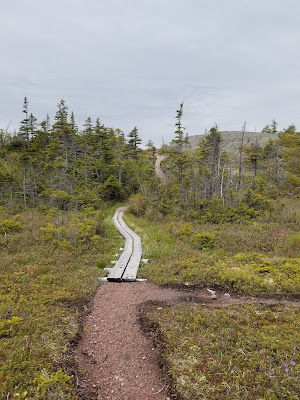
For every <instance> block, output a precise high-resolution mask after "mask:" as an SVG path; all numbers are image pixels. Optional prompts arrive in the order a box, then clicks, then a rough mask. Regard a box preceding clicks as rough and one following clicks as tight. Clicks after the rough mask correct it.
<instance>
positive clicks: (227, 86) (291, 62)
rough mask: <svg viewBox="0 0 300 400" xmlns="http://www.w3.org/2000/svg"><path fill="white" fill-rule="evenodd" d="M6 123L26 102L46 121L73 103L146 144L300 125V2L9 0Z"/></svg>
mask: <svg viewBox="0 0 300 400" xmlns="http://www.w3.org/2000/svg"><path fill="white" fill-rule="evenodd" d="M0 5H1V7H0V38H1V39H0V55H1V62H0V101H1V107H0V127H1V128H4V129H5V128H7V126H8V125H9V123H10V122H11V129H17V128H18V125H19V121H20V120H21V119H22V118H23V115H24V114H22V112H21V111H22V104H23V99H24V96H27V98H28V100H29V111H30V112H32V113H33V114H34V115H35V116H36V117H37V118H38V119H39V121H41V120H42V119H43V118H44V117H45V115H46V114H47V113H49V115H50V117H51V118H52V119H53V116H54V114H55V112H56V109H57V103H58V102H59V101H60V99H64V100H65V101H66V103H67V105H68V107H69V111H74V114H75V118H76V121H77V123H78V125H79V126H80V127H82V124H83V123H84V120H85V119H86V118H87V117H88V116H90V117H91V118H92V119H93V120H95V119H96V118H97V117H99V118H100V120H101V122H102V123H104V124H105V125H106V126H110V127H113V128H120V129H122V130H123V131H124V132H125V134H128V132H129V131H130V130H132V128H133V127H134V126H137V127H138V129H139V133H140V136H141V138H142V139H143V144H146V143H147V142H148V140H149V139H152V140H153V141H154V143H155V144H156V145H157V146H160V145H161V144H162V137H163V139H164V141H165V142H169V141H170V140H172V138H173V137H174V123H175V115H176V109H178V108H179V104H180V103H181V102H182V101H184V115H183V120H182V122H183V125H184V126H185V127H186V129H187V131H188V133H189V134H190V135H195V134H201V133H203V132H204V130H205V129H209V128H210V127H211V126H212V125H214V123H217V124H218V125H219V128H220V130H239V129H240V128H241V126H242V124H243V122H244V121H247V130H254V129H257V130H260V129H262V127H263V126H265V125H266V124H267V123H269V122H271V120H272V119H273V118H275V119H276V120H277V121H278V122H279V128H280V129H283V128H286V127H287V126H288V125H290V124H291V123H295V124H296V126H297V128H298V129H300V104H299V100H300V24H299V18H300V0H226V1H225V0H182V1H177V0H126V1H125V0H51V1H50V0H9V1H8V0H0Z"/></svg>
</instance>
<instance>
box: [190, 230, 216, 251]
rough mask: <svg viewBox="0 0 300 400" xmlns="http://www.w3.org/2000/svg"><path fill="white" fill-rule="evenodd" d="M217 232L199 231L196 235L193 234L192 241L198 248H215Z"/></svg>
mask: <svg viewBox="0 0 300 400" xmlns="http://www.w3.org/2000/svg"><path fill="white" fill-rule="evenodd" d="M216 234H217V232H212V233H206V232H203V233H197V234H196V235H194V236H192V238H191V243H192V245H193V246H194V247H196V248H197V249H198V250H203V249H213V248H214V247H215V246H216V243H217V239H216Z"/></svg>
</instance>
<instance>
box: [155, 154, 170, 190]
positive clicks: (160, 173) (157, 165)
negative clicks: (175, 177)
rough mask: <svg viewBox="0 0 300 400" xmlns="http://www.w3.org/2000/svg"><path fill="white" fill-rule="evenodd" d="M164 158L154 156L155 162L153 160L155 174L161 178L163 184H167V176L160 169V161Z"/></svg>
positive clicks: (163, 156)
mask: <svg viewBox="0 0 300 400" xmlns="http://www.w3.org/2000/svg"><path fill="white" fill-rule="evenodd" d="M165 158H166V155H164V154H158V153H157V154H156V160H155V174H156V176H157V177H158V178H161V179H162V181H163V182H164V184H165V185H166V184H167V175H166V174H165V172H164V171H163V170H162V168H161V163H162V161H163V160H164V159H165Z"/></svg>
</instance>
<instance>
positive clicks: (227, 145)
mask: <svg viewBox="0 0 300 400" xmlns="http://www.w3.org/2000/svg"><path fill="white" fill-rule="evenodd" d="M221 135H222V138H223V142H222V150H225V151H227V152H228V153H230V154H234V153H236V152H238V150H239V147H240V145H241V138H242V132H241V131H221ZM204 136H205V135H193V136H189V144H188V145H187V146H186V149H187V150H192V151H195V150H196V149H197V147H198V146H199V144H200V143H201V140H202V139H203V138H204ZM270 139H272V140H278V139H279V138H278V136H277V135H275V134H272V133H263V132H245V136H244V146H254V145H255V143H256V140H257V142H258V144H259V146H260V147H264V146H265V145H266V144H267V143H268V141H269V140H270Z"/></svg>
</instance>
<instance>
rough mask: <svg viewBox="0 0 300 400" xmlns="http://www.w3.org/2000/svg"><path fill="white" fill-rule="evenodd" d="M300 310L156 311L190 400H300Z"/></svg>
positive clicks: (169, 358)
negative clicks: (299, 345) (299, 346)
mask: <svg viewBox="0 0 300 400" xmlns="http://www.w3.org/2000/svg"><path fill="white" fill-rule="evenodd" d="M299 317H300V315H299V309H298V308H297V307H292V306H283V305H273V306H270V305H262V304H248V305H244V306H231V307H225V308H212V307H205V306H201V307H196V306H188V305H177V306H169V307H164V306H161V307H152V308H150V309H149V311H148V314H147V318H148V319H150V321H151V323H152V326H153V322H154V323H155V324H156V326H158V329H159V331H160V334H161V335H162V338H163V343H164V345H163V346H164V349H163V352H162V355H163V358H164V359H165V362H166V365H167V369H168V370H167V372H168V374H169V375H170V376H171V377H172V380H173V383H174V389H175V391H176V393H177V395H179V396H180V398H182V399H184V400H195V399H210V400H214V399H215V400H219V399H224V400H227V399H228V400H229V399H246V398H247V399H250V400H254V399H284V398H286V399H295V400H296V399H298V395H299V391H300V385H299V382H300V381H299V378H300V376H299V374H300V357H299V351H298V343H299V340H300V325H299Z"/></svg>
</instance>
